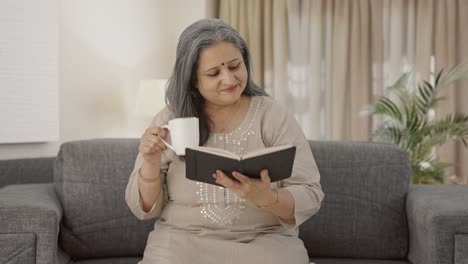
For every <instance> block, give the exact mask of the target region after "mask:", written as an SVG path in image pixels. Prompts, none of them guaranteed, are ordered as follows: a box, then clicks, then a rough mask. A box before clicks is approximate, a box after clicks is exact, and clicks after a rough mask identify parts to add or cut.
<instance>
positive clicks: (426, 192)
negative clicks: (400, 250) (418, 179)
mask: <svg viewBox="0 0 468 264" xmlns="http://www.w3.org/2000/svg"><path fill="white" fill-rule="evenodd" d="M406 210H407V214H408V224H409V232H410V249H409V254H408V258H409V260H410V261H411V262H412V263H414V264H423V263H424V264H431V263H437V264H449V263H450V264H462V263H463V264H466V263H467V260H468V251H467V250H466V249H467V248H468V186H466V185H411V186H410V188H409V192H408V198H407V202H406Z"/></svg>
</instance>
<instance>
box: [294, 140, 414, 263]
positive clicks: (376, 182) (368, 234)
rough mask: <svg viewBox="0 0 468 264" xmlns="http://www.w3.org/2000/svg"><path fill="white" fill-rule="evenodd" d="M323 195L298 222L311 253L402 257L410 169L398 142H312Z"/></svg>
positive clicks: (405, 230) (317, 255) (405, 237)
mask: <svg viewBox="0 0 468 264" xmlns="http://www.w3.org/2000/svg"><path fill="white" fill-rule="evenodd" d="M311 149H312V151H313V154H314V157H315V160H316V162H317V166H318V168H319V171H320V175H321V184H322V189H323V192H324V193H325V199H324V201H323V203H322V208H321V209H320V211H319V212H318V213H317V214H316V215H314V216H313V217H311V218H310V219H309V220H308V221H306V222H305V223H304V224H303V225H301V226H300V233H299V234H300V237H301V238H302V239H303V241H304V244H305V246H306V248H307V251H308V253H309V256H310V257H342V258H375V259H403V258H405V257H406V255H407V251H408V227H407V221H406V211H405V196H406V193H407V191H408V185H409V176H410V169H409V164H408V160H407V156H406V154H405V153H404V152H403V151H401V150H400V149H399V148H398V147H397V146H395V145H390V144H382V143H370V142H368V143H366V142H316V141H314V142H312V143H311Z"/></svg>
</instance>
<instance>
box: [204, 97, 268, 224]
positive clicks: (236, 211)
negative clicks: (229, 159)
mask: <svg viewBox="0 0 468 264" xmlns="http://www.w3.org/2000/svg"><path fill="white" fill-rule="evenodd" d="M262 102H263V100H262V98H261V97H259V96H252V97H251V100H250V105H249V109H248V111H247V114H246V115H245V117H244V120H243V121H242V122H241V124H240V125H239V127H238V128H236V129H234V130H233V131H231V132H228V133H211V134H210V138H209V139H208V142H209V143H212V144H213V145H214V146H215V147H220V148H223V149H227V148H228V150H229V151H233V152H235V153H238V154H241V153H243V152H244V150H245V148H246V145H247V139H248V137H249V136H250V135H254V134H255V132H254V131H253V125H254V123H255V121H256V118H257V115H258V112H259V110H260V107H261V103H262ZM221 144H222V145H221ZM197 186H198V190H197V195H198V197H199V202H200V204H201V209H200V213H201V214H202V215H203V216H204V217H205V218H206V219H208V220H209V221H210V222H211V223H213V224H217V225H223V226H224V225H232V224H233V223H234V221H235V220H237V219H239V218H240V215H241V213H242V212H243V210H244V208H245V199H243V198H240V197H239V196H237V195H236V194H235V193H234V192H231V191H230V190H229V189H227V188H224V187H220V186H216V185H212V184H207V183H201V182H197Z"/></svg>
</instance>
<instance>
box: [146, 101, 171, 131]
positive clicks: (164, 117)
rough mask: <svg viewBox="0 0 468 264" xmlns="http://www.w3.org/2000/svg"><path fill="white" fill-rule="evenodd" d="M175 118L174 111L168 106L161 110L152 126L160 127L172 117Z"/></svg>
mask: <svg viewBox="0 0 468 264" xmlns="http://www.w3.org/2000/svg"><path fill="white" fill-rule="evenodd" d="M174 118H175V114H174V112H172V111H171V110H170V109H169V108H168V107H167V106H166V107H164V108H163V109H162V110H161V111H159V112H158V113H157V114H156V116H155V117H154V118H153V121H152V122H151V126H152V127H158V126H162V125H165V124H167V122H168V121H169V120H171V119H174Z"/></svg>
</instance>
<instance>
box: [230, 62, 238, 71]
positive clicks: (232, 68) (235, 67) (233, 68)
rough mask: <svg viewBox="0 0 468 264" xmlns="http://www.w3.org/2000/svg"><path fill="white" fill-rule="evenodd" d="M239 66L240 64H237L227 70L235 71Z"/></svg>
mask: <svg viewBox="0 0 468 264" xmlns="http://www.w3.org/2000/svg"><path fill="white" fill-rule="evenodd" d="M239 66H240V63H238V64H237V65H235V66H229V69H230V70H236V69H237V68H239Z"/></svg>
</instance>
